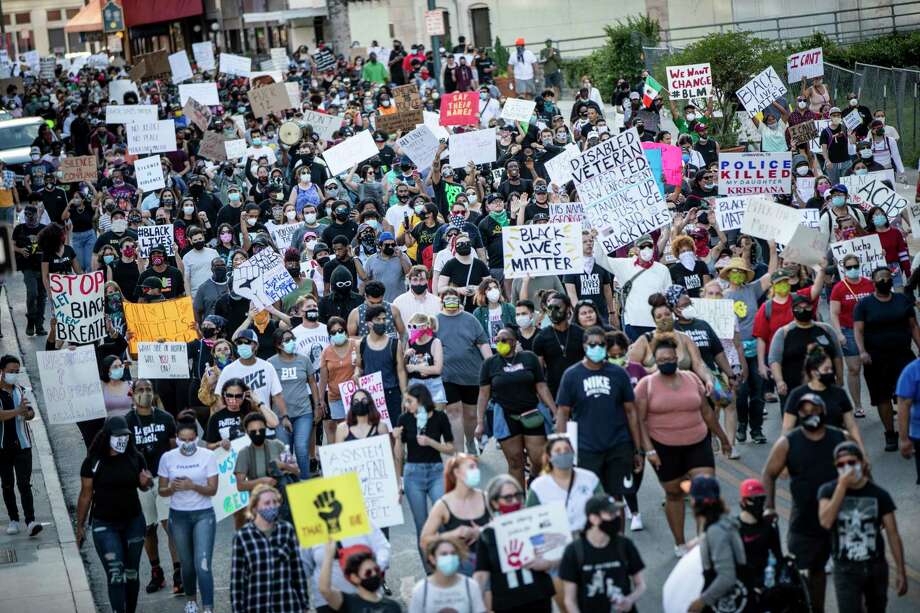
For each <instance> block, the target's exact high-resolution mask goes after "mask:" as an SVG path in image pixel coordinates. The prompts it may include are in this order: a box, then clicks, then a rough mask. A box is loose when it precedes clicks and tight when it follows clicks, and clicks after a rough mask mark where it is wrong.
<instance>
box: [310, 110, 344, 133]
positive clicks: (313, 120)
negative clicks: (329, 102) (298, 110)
mask: <svg viewBox="0 0 920 613" xmlns="http://www.w3.org/2000/svg"><path fill="white" fill-rule="evenodd" d="M303 122H304V123H305V124H306V125H308V126H310V127H312V128H313V133H314V134H318V135H319V137H320V138H321V139H323V140H332V135H333V133H334V132H335V131H336V130H338V129H339V127H340V126H341V125H342V118H341V117H337V116H335V115H329V114H328V113H318V112H316V111H310V110H305V111H304V112H303Z"/></svg>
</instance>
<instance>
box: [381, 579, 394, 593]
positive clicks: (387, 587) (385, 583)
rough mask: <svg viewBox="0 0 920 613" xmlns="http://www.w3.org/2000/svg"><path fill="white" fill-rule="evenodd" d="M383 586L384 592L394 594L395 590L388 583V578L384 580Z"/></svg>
mask: <svg viewBox="0 0 920 613" xmlns="http://www.w3.org/2000/svg"><path fill="white" fill-rule="evenodd" d="M382 587H383V593H384V594H386V595H387V596H392V595H393V590H391V589H390V586H389V585H387V580H386V579H384V580H383V584H382Z"/></svg>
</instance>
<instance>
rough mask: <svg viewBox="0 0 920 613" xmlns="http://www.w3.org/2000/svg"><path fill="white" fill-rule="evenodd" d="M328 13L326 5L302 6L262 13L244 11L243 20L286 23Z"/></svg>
mask: <svg viewBox="0 0 920 613" xmlns="http://www.w3.org/2000/svg"><path fill="white" fill-rule="evenodd" d="M326 15H328V11H327V10H326V7H321V8H320V7H316V8H300V9H291V10H287V11H267V12H262V13H243V22H244V23H248V24H252V23H276V22H277V23H284V22H285V21H294V20H297V19H311V18H313V17H325V16H326Z"/></svg>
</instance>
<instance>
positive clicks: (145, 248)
mask: <svg viewBox="0 0 920 613" xmlns="http://www.w3.org/2000/svg"><path fill="white" fill-rule="evenodd" d="M172 246H173V227H172V224H167V225H163V226H139V227H138V228H137V252H138V255H140V257H142V258H147V257H150V249H151V248H152V247H164V248H165V249H166V255H173V248H172Z"/></svg>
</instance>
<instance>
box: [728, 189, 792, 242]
mask: <svg viewBox="0 0 920 613" xmlns="http://www.w3.org/2000/svg"><path fill="white" fill-rule="evenodd" d="M801 221H802V213H801V212H800V211H799V209H794V208H792V207H790V206H784V205H782V204H779V203H776V202H773V201H772V200H769V199H767V198H751V199H749V200H748V205H747V210H746V211H745V213H744V219H743V220H742V222H741V233H742V234H747V235H748V236H755V237H757V238H762V239H764V240H774V241H776V242H777V243H782V244H784V245H785V244H786V243H788V242H789V239H790V238H792V233H793V232H795V229H796V228H798V227H799V224H800V223H801Z"/></svg>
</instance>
